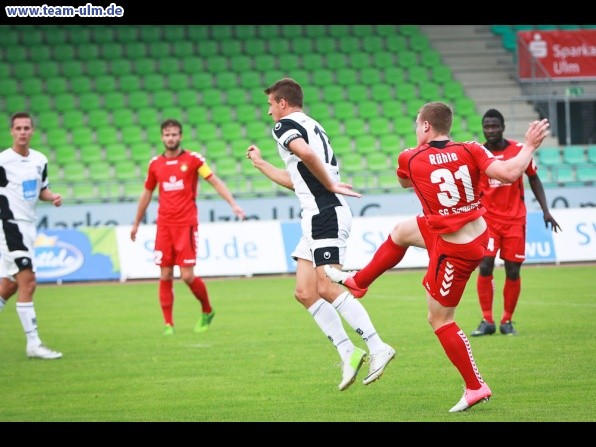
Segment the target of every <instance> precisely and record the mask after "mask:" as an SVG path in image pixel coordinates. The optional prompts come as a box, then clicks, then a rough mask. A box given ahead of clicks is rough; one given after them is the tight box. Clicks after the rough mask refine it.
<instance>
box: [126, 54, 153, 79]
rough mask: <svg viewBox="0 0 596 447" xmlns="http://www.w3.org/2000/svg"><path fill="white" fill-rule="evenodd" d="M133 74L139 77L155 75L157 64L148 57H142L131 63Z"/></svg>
mask: <svg viewBox="0 0 596 447" xmlns="http://www.w3.org/2000/svg"><path fill="white" fill-rule="evenodd" d="M132 68H133V72H134V73H136V74H138V75H139V76H148V75H155V74H156V68H157V63H156V60H155V59H152V58H150V57H142V58H140V59H135V60H133V61H132Z"/></svg>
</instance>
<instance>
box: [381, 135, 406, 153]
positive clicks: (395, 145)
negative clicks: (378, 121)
mask: <svg viewBox="0 0 596 447" xmlns="http://www.w3.org/2000/svg"><path fill="white" fill-rule="evenodd" d="M379 146H380V150H381V151H383V153H385V154H387V155H390V156H395V160H397V155H398V154H399V153H400V152H401V150H402V147H401V138H400V137H399V136H398V135H396V134H394V133H390V134H386V135H381V136H380V137H379Z"/></svg>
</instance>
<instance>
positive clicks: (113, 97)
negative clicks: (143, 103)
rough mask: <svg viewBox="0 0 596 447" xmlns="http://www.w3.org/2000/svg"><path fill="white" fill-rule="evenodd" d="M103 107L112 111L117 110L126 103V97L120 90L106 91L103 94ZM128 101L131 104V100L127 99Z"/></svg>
mask: <svg viewBox="0 0 596 447" xmlns="http://www.w3.org/2000/svg"><path fill="white" fill-rule="evenodd" d="M103 98H104V107H105V108H106V110H109V111H112V110H117V109H120V108H122V107H125V105H126V97H125V95H124V94H123V93H121V92H108V93H106V94H104V97H103ZM128 103H129V104H130V105H131V106H132V105H133V104H132V102H131V101H130V99H129V101H128Z"/></svg>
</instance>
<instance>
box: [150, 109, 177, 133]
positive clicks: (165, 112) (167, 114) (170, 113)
mask: <svg viewBox="0 0 596 447" xmlns="http://www.w3.org/2000/svg"><path fill="white" fill-rule="evenodd" d="M183 116H184V110H183V109H182V108H181V107H179V106H169V107H164V108H163V109H161V119H162V121H163V120H166V119H169V118H174V119H177V120H180V119H181V117H183ZM151 129H153V127H152V128H151ZM151 129H150V131H151Z"/></svg>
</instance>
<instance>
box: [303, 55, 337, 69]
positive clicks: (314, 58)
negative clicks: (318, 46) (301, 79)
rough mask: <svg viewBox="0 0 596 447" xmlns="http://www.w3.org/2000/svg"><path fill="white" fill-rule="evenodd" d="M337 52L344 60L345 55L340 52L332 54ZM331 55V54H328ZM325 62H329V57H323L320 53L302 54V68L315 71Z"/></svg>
mask: <svg viewBox="0 0 596 447" xmlns="http://www.w3.org/2000/svg"><path fill="white" fill-rule="evenodd" d="M337 54H339V57H340V59H343V60H345V56H344V55H343V54H340V53H334V55H337ZM328 56H331V55H328ZM325 63H327V64H329V57H326V58H325V57H323V56H322V55H321V54H318V53H306V54H304V55H302V68H304V69H305V70H310V71H315V70H320V69H321V68H323V67H324V66H325Z"/></svg>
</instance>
